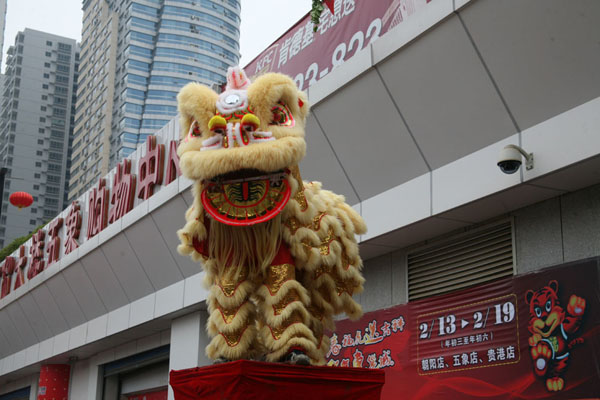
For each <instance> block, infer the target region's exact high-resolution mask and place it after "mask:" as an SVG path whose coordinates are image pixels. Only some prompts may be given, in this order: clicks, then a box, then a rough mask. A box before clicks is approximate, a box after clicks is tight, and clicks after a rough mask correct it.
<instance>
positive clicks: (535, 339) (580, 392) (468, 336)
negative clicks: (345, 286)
mask: <svg viewBox="0 0 600 400" xmlns="http://www.w3.org/2000/svg"><path fill="white" fill-rule="evenodd" d="M599 269H600V258H596V259H589V260H584V261H580V262H575V263H570V264H565V265H563V266H559V267H553V268H548V269H544V270H542V271H540V272H536V273H532V274H526V275H520V276H516V277H513V278H510V279H503V280H501V281H496V282H494V283H491V284H487V285H483V286H479V287H476V288H473V289H468V290H464V291H460V292H455V293H452V294H449V295H444V296H439V297H434V298H428V299H424V300H419V301H415V302H411V303H409V304H405V305H400V306H396V307H393V308H389V309H384V310H379V311H374V312H370V313H366V314H365V315H364V317H363V318H362V319H361V320H359V321H356V322H352V321H349V320H344V321H340V322H338V323H337V326H336V331H335V332H334V333H333V334H332V336H331V348H330V351H329V354H328V363H329V365H334V366H335V365H338V366H354V367H364V368H383V369H385V370H386V384H385V386H384V388H383V394H382V399H386V400H387V399H390V400H391V399H398V398H403V399H423V398H427V399H429V398H444V399H448V398H454V399H476V398H487V399H509V398H510V399H543V398H569V399H572V398H590V397H596V396H598V395H599V394H600V360H599V359H600V357H599V356H598V355H599V354H600V313H599V310H600V295H599V290H598V288H599V287H600V286H599V285H600V280H599V278H598V275H599Z"/></svg>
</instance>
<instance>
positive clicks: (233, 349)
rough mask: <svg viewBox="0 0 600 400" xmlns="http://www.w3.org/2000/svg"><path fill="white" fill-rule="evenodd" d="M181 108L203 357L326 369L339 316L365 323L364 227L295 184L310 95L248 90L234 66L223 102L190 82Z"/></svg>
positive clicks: (188, 237)
mask: <svg viewBox="0 0 600 400" xmlns="http://www.w3.org/2000/svg"><path fill="white" fill-rule="evenodd" d="M177 100H178V104H179V112H180V116H181V142H180V145H179V147H178V154H179V157H180V166H181V170H182V172H183V174H184V176H186V177H187V178H189V179H192V180H193V181H194V185H193V193H194V202H193V205H192V206H191V207H190V208H189V209H188V210H187V212H186V224H185V226H184V227H183V228H182V229H180V230H179V231H178V235H179V238H180V241H181V244H180V245H179V247H178V250H179V251H180V253H182V254H185V255H190V256H191V257H192V258H193V259H194V260H196V261H199V260H203V267H204V270H205V272H206V284H207V285H208V286H209V288H210V290H209V295H208V299H207V300H208V301H207V303H208V311H209V318H208V322H207V330H208V333H209V336H210V337H211V341H210V343H209V344H208V346H207V347H206V354H207V355H208V357H209V358H210V359H212V360H214V361H215V362H225V361H231V360H238V359H259V360H265V361H269V362H287V363H291V364H303V365H308V364H313V365H319V364H323V363H324V362H325V354H327V351H328V347H329V339H328V337H327V336H325V335H324V329H333V328H334V323H333V317H334V315H336V314H338V313H342V312H345V313H346V314H347V315H348V316H349V317H350V318H353V319H355V318H359V317H360V316H361V315H362V310H361V307H360V305H359V304H357V303H356V302H355V301H354V300H353V299H352V295H353V294H354V293H359V292H361V291H362V289H363V282H364V278H363V277H362V276H361V273H360V270H361V268H362V261H361V259H360V256H359V254H358V246H357V243H356V239H355V234H362V233H364V232H365V231H366V226H365V223H364V221H363V220H362V218H361V217H360V215H358V214H357V213H356V212H355V211H354V209H352V208H351V207H350V206H348V204H346V203H345V201H344V198H343V197H342V196H339V195H336V194H334V193H332V192H329V191H326V190H323V189H321V184H320V183H318V182H310V183H307V182H303V181H302V179H301V177H300V172H299V168H298V164H299V163H300V161H301V160H302V158H303V157H304V155H305V152H306V143H305V141H304V128H305V121H306V117H307V114H308V111H309V104H308V102H307V97H306V94H304V93H303V92H300V91H299V90H298V88H297V87H296V85H295V84H294V82H293V81H292V80H291V79H290V78H289V77H287V76H285V75H281V74H273V73H271V74H265V75H262V76H260V77H258V78H257V79H256V80H255V81H254V82H252V83H251V82H250V80H249V79H248V78H247V77H246V75H245V73H244V71H243V70H241V69H240V68H239V67H235V68H230V69H229V70H228V74H227V86H226V89H225V91H224V92H223V93H221V94H217V93H215V92H214V91H213V90H211V89H210V88H208V87H206V86H203V85H200V84H198V83H190V84H188V85H187V86H185V87H184V88H183V89H182V90H181V92H180V93H179V95H178V97H177Z"/></svg>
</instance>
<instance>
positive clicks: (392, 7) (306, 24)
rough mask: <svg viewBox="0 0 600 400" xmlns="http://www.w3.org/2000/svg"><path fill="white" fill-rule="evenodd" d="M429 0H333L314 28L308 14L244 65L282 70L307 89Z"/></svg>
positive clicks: (250, 70) (252, 71)
mask: <svg viewBox="0 0 600 400" xmlns="http://www.w3.org/2000/svg"><path fill="white" fill-rule="evenodd" d="M430 2H431V0H377V1H369V0H335V1H332V3H333V12H331V11H330V9H329V8H328V7H325V9H324V10H323V13H322V14H321V19H320V22H319V26H318V28H317V31H316V32H314V29H313V23H312V22H311V21H310V16H309V15H306V16H305V17H304V18H303V19H301V20H300V21H298V22H297V23H296V24H295V25H294V26H293V27H292V28H290V29H289V30H288V31H287V32H286V33H285V34H284V35H283V36H281V37H280V38H279V39H277V41H275V43H273V44H272V45H271V46H269V48H268V49H266V50H265V51H263V52H262V53H261V54H259V55H258V56H257V57H256V58H255V59H254V60H252V61H251V62H250V64H248V65H247V66H246V67H245V71H246V73H247V74H248V75H249V76H251V77H252V76H256V75H259V74H262V73H265V72H281V73H284V74H287V75H289V76H291V77H292V78H294V80H295V81H296V84H297V85H298V87H299V88H300V89H301V90H305V89H306V88H308V87H309V86H311V85H313V84H314V83H315V82H316V81H318V80H319V79H321V78H323V77H325V76H326V75H327V74H329V73H330V72H331V71H332V70H333V69H335V68H337V67H339V66H340V65H341V64H342V63H344V62H345V61H347V60H349V59H350V58H352V57H353V56H354V55H355V54H356V53H357V52H358V51H359V50H362V49H364V48H365V47H367V46H368V45H369V44H370V43H372V42H373V41H375V40H377V38H378V37H380V36H382V35H384V34H385V33H387V32H388V31H389V30H390V29H392V28H394V27H396V26H399V25H401V24H402V23H403V22H404V21H406V20H407V19H409V18H412V17H413V15H416V14H417V13H418V12H419V11H420V10H421V9H422V8H424V7H426V6H427V4H428V3H430Z"/></svg>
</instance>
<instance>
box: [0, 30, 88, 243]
mask: <svg viewBox="0 0 600 400" xmlns="http://www.w3.org/2000/svg"><path fill="white" fill-rule="evenodd" d="M78 63H79V61H78V48H77V43H76V42H75V40H74V39H69V38H66V37H62V36H56V35H52V34H49V33H45V32H39V31H35V30H32V29H25V30H24V31H23V32H19V33H18V34H17V36H16V39H15V44H14V45H13V46H11V47H9V49H8V52H7V59H6V74H5V82H4V89H3V91H2V94H1V97H0V164H1V166H2V167H4V168H6V177H5V182H4V193H3V196H2V199H1V201H2V206H1V207H2V213H1V216H0V247H2V246H4V245H6V244H8V243H9V242H10V241H12V239H14V238H16V237H19V236H23V235H26V234H28V233H29V232H30V231H31V230H32V229H33V228H35V227H36V226H37V225H40V224H42V223H44V222H47V221H49V220H51V219H52V218H53V217H54V216H56V215H57V214H58V213H59V212H60V211H62V209H63V208H64V207H65V206H66V203H65V202H66V200H67V196H66V193H67V192H68V171H69V164H68V162H69V160H68V158H69V153H70V136H71V134H72V125H73V114H74V111H75V110H74V107H73V105H74V101H75V99H74V93H75V91H76V87H75V85H76V82H77V68H78ZM17 191H25V192H28V193H30V194H31V195H32V196H33V200H34V201H33V205H32V206H31V207H29V208H24V209H21V210H18V209H17V208H16V207H14V206H12V205H10V203H9V200H8V198H9V194H10V193H13V192H17Z"/></svg>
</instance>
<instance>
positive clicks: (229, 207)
mask: <svg viewBox="0 0 600 400" xmlns="http://www.w3.org/2000/svg"><path fill="white" fill-rule="evenodd" d="M254 172H256V171H249V170H244V171H236V172H235V173H230V174H227V175H224V176H220V177H217V178H215V179H213V180H210V181H208V182H207V184H206V185H205V187H204V190H203V191H202V195H201V200H202V204H203V205H204V208H205V210H206V212H208V214H209V215H210V216H212V217H213V218H214V219H215V220H217V221H219V222H222V223H224V224H226V225H233V226H250V225H255V224H259V223H261V222H266V221H268V220H270V219H272V218H274V217H275V216H276V215H278V214H279V213H280V212H281V210H283V208H284V207H285V205H286V204H287V202H288V200H289V199H290V192H291V189H290V186H289V184H288V181H287V175H288V172H287V171H286V172H281V171H280V172H275V173H272V174H266V175H255V174H253V173H254Z"/></svg>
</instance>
